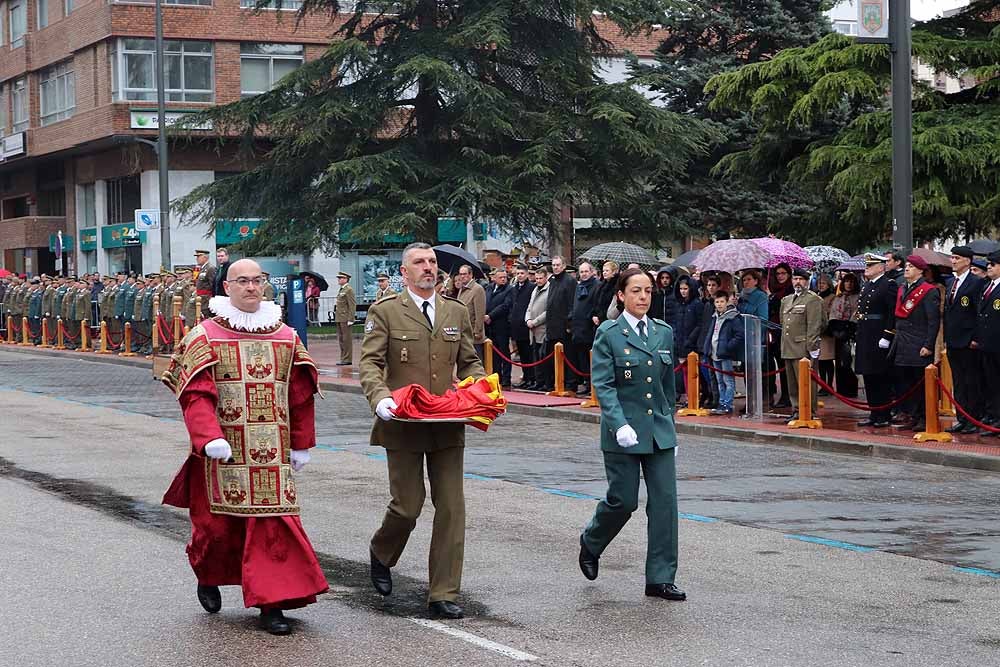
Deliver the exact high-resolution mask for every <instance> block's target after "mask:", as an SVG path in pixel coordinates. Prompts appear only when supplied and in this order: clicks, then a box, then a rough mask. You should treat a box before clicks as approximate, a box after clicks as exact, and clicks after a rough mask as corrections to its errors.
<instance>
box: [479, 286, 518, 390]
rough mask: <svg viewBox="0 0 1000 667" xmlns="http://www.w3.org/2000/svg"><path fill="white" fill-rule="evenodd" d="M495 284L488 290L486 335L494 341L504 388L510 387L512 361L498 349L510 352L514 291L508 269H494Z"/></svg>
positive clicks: (495, 362) (495, 359)
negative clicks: (505, 358) (504, 357)
mask: <svg viewBox="0 0 1000 667" xmlns="http://www.w3.org/2000/svg"><path fill="white" fill-rule="evenodd" d="M490 277H491V278H492V279H493V284H492V285H490V286H489V289H487V290H486V315H485V316H484V317H483V323H484V324H485V325H486V336H487V337H488V338H489V339H490V340H492V341H493V350H494V352H493V370H494V372H497V373H499V374H500V384H501V386H502V388H503V389H510V371H511V368H510V362H507V361H504V360H503V359H502V358H501V357H500V355H499V354H497V353H496V351H497V350H499V351H500V352H502V353H503V354H504V355H505V356H506V355H509V354H510V307H511V299H512V297H513V291H512V289H511V286H510V285H508V284H507V270H506V269H503V268H499V269H494V270H493V272H492V273H491V274H490Z"/></svg>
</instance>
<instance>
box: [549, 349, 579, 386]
mask: <svg viewBox="0 0 1000 667" xmlns="http://www.w3.org/2000/svg"><path fill="white" fill-rule="evenodd" d="M563 357H564V353H563V344H562V343H556V346H555V357H554V358H553V360H552V361H553V363H554V364H555V387H556V388H555V389H553V390H552V391H550V392H548V394H547V396H562V397H565V398H569V397H572V396H576V392H575V391H566V366H565V363H566V362H565V361H563Z"/></svg>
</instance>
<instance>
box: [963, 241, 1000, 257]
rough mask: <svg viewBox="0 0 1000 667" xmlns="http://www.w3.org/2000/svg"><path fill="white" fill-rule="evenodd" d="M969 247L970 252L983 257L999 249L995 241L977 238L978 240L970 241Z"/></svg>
mask: <svg viewBox="0 0 1000 667" xmlns="http://www.w3.org/2000/svg"><path fill="white" fill-rule="evenodd" d="M969 247H970V248H972V253H973V254H974V255H982V256H983V257H985V256H986V255H988V254H990V253H991V252H996V251H997V250H1000V243H997V242H996V241H990V240H988V239H979V240H978V241H973V242H972V243H970V244H969Z"/></svg>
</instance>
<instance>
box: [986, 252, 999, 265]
mask: <svg viewBox="0 0 1000 667" xmlns="http://www.w3.org/2000/svg"><path fill="white" fill-rule="evenodd" d="M986 262H987V263H989V264H1000V250H996V251H994V252H991V253H990V254H988V255H986Z"/></svg>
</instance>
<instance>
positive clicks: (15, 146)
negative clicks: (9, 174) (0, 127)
mask: <svg viewBox="0 0 1000 667" xmlns="http://www.w3.org/2000/svg"><path fill="white" fill-rule="evenodd" d="M27 152H28V141H27V133H25V132H15V133H14V134H11V135H8V136H6V137H0V162H4V161H5V160H9V159H11V158H15V157H19V156H21V155H24V154H26V153H27Z"/></svg>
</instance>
